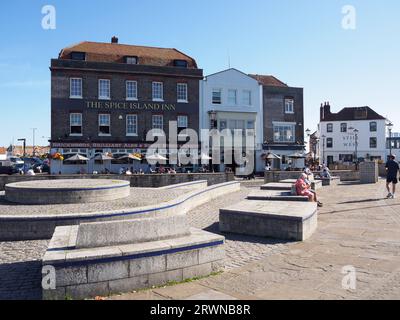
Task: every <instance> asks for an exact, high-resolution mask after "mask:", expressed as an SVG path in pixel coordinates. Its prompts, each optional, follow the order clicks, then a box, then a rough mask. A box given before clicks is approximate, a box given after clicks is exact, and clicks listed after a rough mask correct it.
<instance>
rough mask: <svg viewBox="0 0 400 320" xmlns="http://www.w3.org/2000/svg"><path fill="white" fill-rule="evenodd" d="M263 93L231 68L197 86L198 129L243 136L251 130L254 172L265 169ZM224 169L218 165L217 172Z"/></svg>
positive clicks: (244, 75)
mask: <svg viewBox="0 0 400 320" xmlns="http://www.w3.org/2000/svg"><path fill="white" fill-rule="evenodd" d="M262 91H263V89H262V86H261V85H260V84H259V82H258V81H257V80H255V79H253V78H252V77H250V76H248V75H247V74H245V73H243V72H241V71H239V70H236V69H233V68H232V69H228V70H225V71H221V72H218V73H215V74H212V75H209V76H207V77H205V79H204V80H203V81H201V83H200V117H199V121H200V129H218V130H220V131H222V130H224V129H230V130H234V129H242V130H243V133H244V134H245V130H246V129H251V130H254V133H255V134H254V159H255V168H254V171H256V172H262V171H263V170H264V163H263V161H261V154H262V144H263V121H262V120H263V105H262ZM222 152H223V151H222ZM222 158H223V157H222ZM225 168H226V166H225V165H224V164H223V163H222V164H221V165H220V166H219V170H220V171H224V170H225Z"/></svg>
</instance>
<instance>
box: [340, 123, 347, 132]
mask: <svg viewBox="0 0 400 320" xmlns="http://www.w3.org/2000/svg"><path fill="white" fill-rule="evenodd" d="M340 132H347V123H341V124H340Z"/></svg>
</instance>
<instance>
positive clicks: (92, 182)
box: [5, 179, 130, 205]
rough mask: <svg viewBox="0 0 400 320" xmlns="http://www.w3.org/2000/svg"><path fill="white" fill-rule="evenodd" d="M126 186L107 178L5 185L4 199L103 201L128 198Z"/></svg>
mask: <svg viewBox="0 0 400 320" xmlns="http://www.w3.org/2000/svg"><path fill="white" fill-rule="evenodd" d="M129 193H130V183H129V182H128V181H122V180H108V179H71V180H50V181H46V180H38V181H25V182H17V183H10V184H7V185H6V186H5V196H6V200H7V201H10V202H14V203H20V204H43V205H45V204H67V203H92V202H105V201H110V200H116V199H121V198H125V197H128V196H129Z"/></svg>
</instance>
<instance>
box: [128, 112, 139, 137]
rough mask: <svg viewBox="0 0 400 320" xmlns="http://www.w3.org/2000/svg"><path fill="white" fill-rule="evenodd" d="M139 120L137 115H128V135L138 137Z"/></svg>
mask: <svg viewBox="0 0 400 320" xmlns="http://www.w3.org/2000/svg"><path fill="white" fill-rule="evenodd" d="M137 120H138V118H137V114H128V115H127V116H126V135H127V136H137V135H138V121H137Z"/></svg>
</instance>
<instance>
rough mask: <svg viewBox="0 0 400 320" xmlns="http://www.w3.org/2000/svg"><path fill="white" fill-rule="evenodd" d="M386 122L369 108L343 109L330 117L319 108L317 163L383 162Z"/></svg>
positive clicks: (326, 109) (384, 158) (330, 114)
mask: <svg viewBox="0 0 400 320" xmlns="http://www.w3.org/2000/svg"><path fill="white" fill-rule="evenodd" d="M386 121H387V120H386V118H385V117H383V116H381V115H379V114H378V113H376V112H375V111H374V110H372V109H371V108H369V107H360V108H344V109H342V110H341V111H339V112H338V113H332V112H331V110H330V105H329V103H325V104H324V105H321V109H320V123H319V138H320V139H319V152H320V159H321V160H322V161H321V163H325V164H331V163H352V162H355V160H356V159H357V158H358V159H359V160H362V159H365V160H379V159H381V160H386V152H387V151H386Z"/></svg>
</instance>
